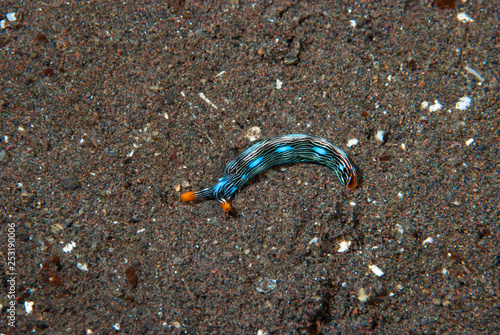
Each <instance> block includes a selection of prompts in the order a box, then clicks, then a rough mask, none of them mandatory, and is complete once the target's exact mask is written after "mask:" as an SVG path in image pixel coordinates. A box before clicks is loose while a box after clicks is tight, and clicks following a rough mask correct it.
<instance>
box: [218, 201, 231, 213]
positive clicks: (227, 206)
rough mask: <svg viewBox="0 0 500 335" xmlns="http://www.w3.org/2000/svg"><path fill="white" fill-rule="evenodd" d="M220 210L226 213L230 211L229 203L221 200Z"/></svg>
mask: <svg viewBox="0 0 500 335" xmlns="http://www.w3.org/2000/svg"><path fill="white" fill-rule="evenodd" d="M220 205H221V207H222V209H223V210H224V212H226V213H229V212H230V211H231V205H230V204H229V202H227V200H226V199H222V202H221V203H220Z"/></svg>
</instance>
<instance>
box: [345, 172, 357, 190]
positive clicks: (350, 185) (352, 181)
mask: <svg viewBox="0 0 500 335" xmlns="http://www.w3.org/2000/svg"><path fill="white" fill-rule="evenodd" d="M356 185H358V178H356V175H355V174H354V173H353V174H351V179H350V180H349V183H347V185H346V187H347V189H348V190H354V189H355V188H356Z"/></svg>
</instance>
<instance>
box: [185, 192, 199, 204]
mask: <svg viewBox="0 0 500 335" xmlns="http://www.w3.org/2000/svg"><path fill="white" fill-rule="evenodd" d="M197 198H198V197H197V196H196V194H194V192H192V191H191V192H186V193H184V194H182V195H181V200H182V201H184V202H186V201H191V200H194V199H197Z"/></svg>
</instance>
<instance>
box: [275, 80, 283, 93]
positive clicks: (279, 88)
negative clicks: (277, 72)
mask: <svg viewBox="0 0 500 335" xmlns="http://www.w3.org/2000/svg"><path fill="white" fill-rule="evenodd" d="M282 87H283V82H282V81H281V80H279V79H276V89H278V90H281V88H282Z"/></svg>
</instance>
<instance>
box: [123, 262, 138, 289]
mask: <svg viewBox="0 0 500 335" xmlns="http://www.w3.org/2000/svg"><path fill="white" fill-rule="evenodd" d="M125 276H126V277H127V279H128V282H129V283H130V285H132V287H136V286H137V275H136V274H135V266H133V265H131V266H129V267H128V268H127V269H126V270H125Z"/></svg>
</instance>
